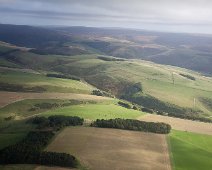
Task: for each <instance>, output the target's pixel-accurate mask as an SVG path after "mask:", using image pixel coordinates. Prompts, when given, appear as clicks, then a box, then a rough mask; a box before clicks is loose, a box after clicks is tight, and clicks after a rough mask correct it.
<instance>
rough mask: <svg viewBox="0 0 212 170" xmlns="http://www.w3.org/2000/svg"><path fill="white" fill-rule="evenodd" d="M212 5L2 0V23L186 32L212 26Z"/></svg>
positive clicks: (157, 0) (195, 1)
mask: <svg viewBox="0 0 212 170" xmlns="http://www.w3.org/2000/svg"><path fill="white" fill-rule="evenodd" d="M211 8H212V1H210V0H107V1H105V0H60V1H58V0H45V1H44V0H0V15H1V16H2V17H1V18H0V22H8V23H11V22H16V23H17V24H18V23H21V22H22V23H24V22H25V24H30V25H31V24H33V23H35V22H34V21H36V23H40V24H42V23H46V24H50V25H54V24H55V23H60V24H62V25H73V23H74V24H79V25H85V26H100V25H103V26H108V27H110V26H111V27H113V26H117V27H131V28H133V27H134V28H142V27H144V26H145V27H148V26H147V25H148V24H149V28H150V29H152V28H153V27H154V25H155V27H157V28H158V29H161V28H163V29H164V28H165V27H167V28H166V29H167V30H168V29H169V28H170V26H171V27H172V29H173V28H174V26H175V27H183V26H184V27H185V31H189V30H186V29H188V26H189V27H190V28H192V27H193V26H194V25H195V26H196V27H197V28H195V30H197V31H198V29H199V32H204V27H205V28H206V27H207V30H208V29H209V27H210V26H212V11H211ZM15 20H16V21H15ZM39 20H40V21H39ZM16 23H14V24H16ZM159 25H160V26H159ZM168 27H169V28H168ZM190 28H189V29H190ZM153 29H155V28H153ZM192 29H193V30H194V28H192ZM190 31H192V30H190Z"/></svg>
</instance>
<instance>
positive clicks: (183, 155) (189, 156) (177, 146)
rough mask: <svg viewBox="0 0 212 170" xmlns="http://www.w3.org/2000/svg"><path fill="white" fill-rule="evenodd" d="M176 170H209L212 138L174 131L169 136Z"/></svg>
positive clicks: (211, 163) (211, 164)
mask: <svg viewBox="0 0 212 170" xmlns="http://www.w3.org/2000/svg"><path fill="white" fill-rule="evenodd" d="M169 140H170V147H171V154H172V161H173V168H174V170H200V169H202V170H209V169H211V167H212V162H211V156H212V147H211V146H212V136H209V135H200V134H195V133H190V132H182V131H172V133H171V134H170V135H169Z"/></svg>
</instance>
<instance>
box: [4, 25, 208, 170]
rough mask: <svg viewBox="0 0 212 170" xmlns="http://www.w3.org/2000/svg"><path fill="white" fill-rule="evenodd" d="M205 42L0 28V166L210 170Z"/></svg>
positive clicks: (121, 32)
mask: <svg viewBox="0 0 212 170" xmlns="http://www.w3.org/2000/svg"><path fill="white" fill-rule="evenodd" d="M23 30H24V31H23ZM11 31H12V32H13V33H12V34H11V35H10V32H11ZM3 33H4V34H3ZM16 36H18V37H16ZM22 36H23V38H21V37H22ZM29 41H30V43H28V42H29ZM210 43H212V41H211V37H209V36H203V35H192V34H171V33H157V32H151V31H144V30H126V29H106V28H87V27H70V28H69V27H66V28H64V27H54V28H50V27H48V28H47V27H31V26H14V25H2V27H1V25H0V96H1V99H0V155H1V156H2V155H3V156H2V158H3V159H1V160H0V169H4V170H11V169H26V170H31V169H34V170H39V169H48V170H49V169H52V170H53V169H61V170H68V169H70V168H73V167H74V169H73V170H75V169H78V170H87V169H91V170H92V169H94V170H95V169H105V170H108V169H114V170H119V169H120V168H121V169H127V170H130V169H139V170H140V169H152V170H158V169H161V170H170V169H173V170H186V169H189V170H190V169H191V170H199V169H201V168H202V169H203V170H208V168H210V167H211V162H210V161H209V160H210V155H211V142H212V140H211V139H212V138H211V134H212V128H211V122H212V78H211V77H210V76H205V74H208V75H211V73H212V70H211V66H210V65H211V60H210V59H211V58H210V53H211V52H212V51H211V52H210ZM200 44H201V45H200ZM206 46H207V48H206ZM203 53H204V55H202V54H203ZM201 57H204V59H203V58H201ZM200 58H201V59H200ZM147 60H150V61H147ZM152 61H154V62H152ZM155 62H156V63H155ZM158 63H162V64H169V65H162V64H158ZM173 65H176V66H173ZM177 66H181V67H177ZM195 66H198V67H195ZM182 67H185V68H182ZM187 68H190V69H187ZM194 70H196V71H194ZM197 71H199V72H197ZM188 119H189V120H188ZM97 122H98V123H99V125H98V123H97ZM162 132H163V133H162ZM34 135H35V136H34ZM11 153H12V154H11ZM72 161H73V162H74V163H73V162H72ZM13 164H14V165H13ZM56 165H57V166H56ZM58 166H59V167H58Z"/></svg>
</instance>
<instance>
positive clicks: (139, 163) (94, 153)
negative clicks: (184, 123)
mask: <svg viewBox="0 0 212 170" xmlns="http://www.w3.org/2000/svg"><path fill="white" fill-rule="evenodd" d="M47 150H49V151H55V152H67V153H70V154H73V155H75V156H76V157H77V158H79V159H80V162H81V163H82V164H83V165H84V166H86V167H88V168H90V169H92V170H100V169H101V170H141V169H143V170H171V167H170V160H169V153H168V146H167V142H166V136H165V135H159V134H153V133H143V132H133V131H127V130H118V129H105V128H91V127H69V128H66V129H64V130H63V131H62V132H61V133H60V134H59V135H58V136H57V137H56V138H55V140H54V141H53V142H52V143H51V144H50V145H49V146H48V148H47Z"/></svg>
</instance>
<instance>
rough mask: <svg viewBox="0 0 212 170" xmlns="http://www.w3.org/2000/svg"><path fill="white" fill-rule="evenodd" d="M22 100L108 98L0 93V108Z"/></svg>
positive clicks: (82, 95) (100, 98)
mask: <svg viewBox="0 0 212 170" xmlns="http://www.w3.org/2000/svg"><path fill="white" fill-rule="evenodd" d="M24 99H76V100H78V99H79V100H97V101H98V100H109V99H110V98H107V97H101V96H95V95H88V94H75V93H18V92H3V91H2V92H0V107H4V106H6V105H8V104H10V103H13V102H16V101H20V100H24Z"/></svg>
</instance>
